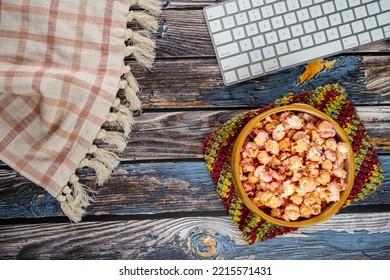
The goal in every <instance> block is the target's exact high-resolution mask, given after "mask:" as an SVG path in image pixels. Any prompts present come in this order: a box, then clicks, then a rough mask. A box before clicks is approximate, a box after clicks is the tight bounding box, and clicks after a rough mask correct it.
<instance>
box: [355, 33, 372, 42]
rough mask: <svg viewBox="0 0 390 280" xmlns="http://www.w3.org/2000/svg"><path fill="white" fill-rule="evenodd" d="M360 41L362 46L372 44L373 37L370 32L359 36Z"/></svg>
mask: <svg viewBox="0 0 390 280" xmlns="http://www.w3.org/2000/svg"><path fill="white" fill-rule="evenodd" d="M358 39H359V43H360V44H361V45H363V44H368V43H371V37H370V33H369V32H364V33H361V34H359V35H358Z"/></svg>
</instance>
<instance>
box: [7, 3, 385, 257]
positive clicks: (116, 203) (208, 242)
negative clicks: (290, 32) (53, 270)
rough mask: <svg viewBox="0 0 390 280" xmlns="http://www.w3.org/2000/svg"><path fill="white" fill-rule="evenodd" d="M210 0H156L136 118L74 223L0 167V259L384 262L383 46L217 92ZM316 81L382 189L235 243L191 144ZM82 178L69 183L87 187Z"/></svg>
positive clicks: (197, 146)
mask: <svg viewBox="0 0 390 280" xmlns="http://www.w3.org/2000/svg"><path fill="white" fill-rule="evenodd" d="M215 2H219V1H215V0H176V1H169V2H166V1H164V3H166V5H165V8H164V10H163V14H162V17H161V27H160V31H159V34H158V38H157V59H156V63H155V69H154V71H153V72H152V73H150V72H144V71H143V70H142V69H141V68H139V67H136V66H135V64H134V66H133V63H132V62H131V61H129V63H131V65H132V66H133V68H134V74H135V76H136V77H137V78H138V80H139V83H140V85H141V86H142V88H143V91H142V93H141V94H140V98H141V101H142V103H143V107H144V110H143V114H142V115H141V116H138V117H136V127H135V129H134V130H133V132H132V134H131V139H130V142H129V144H128V147H127V149H126V150H125V152H124V153H123V154H122V155H121V163H120V165H119V167H118V168H117V169H116V170H115V172H114V174H113V176H112V178H111V179H110V180H109V181H108V182H107V183H106V184H105V185H104V186H103V187H100V188H98V190H99V194H97V195H96V197H95V202H94V203H93V204H92V205H91V206H90V207H89V208H88V213H87V215H86V216H85V217H84V219H83V221H82V222H81V223H79V224H71V223H70V222H69V220H68V219H67V217H65V216H64V215H63V213H61V210H60V207H59V205H58V203H57V201H56V200H55V199H54V198H52V197H51V196H50V195H49V194H48V193H47V192H45V191H44V190H43V189H42V188H40V187H38V186H36V185H34V184H32V183H31V182H29V181H28V180H26V179H25V178H23V177H22V176H21V175H20V174H18V173H17V172H15V171H13V170H12V169H10V168H9V167H7V166H6V165H5V164H3V163H0V258H1V259H390V181H389V175H390V153H389V151H390V137H389V136H388V135H389V125H390V99H389V96H390V41H389V40H388V41H385V42H381V43H376V44H373V45H371V46H369V47H365V48H360V49H358V50H356V51H353V52H348V53H344V54H342V55H339V56H336V57H334V58H335V59H336V61H337V62H336V64H335V65H334V66H333V67H331V68H330V69H329V70H325V71H322V72H321V73H319V74H318V75H316V76H315V77H314V78H313V79H312V80H310V81H308V82H305V83H303V84H299V76H300V75H301V74H302V72H303V71H304V69H305V66H304V65H303V66H298V67H295V68H292V69H289V70H285V71H282V72H280V73H278V74H274V75H269V76H265V77H263V78H259V79H255V80H252V81H250V82H245V83H242V84H239V85H235V86H230V87H226V86H224V85H223V83H222V80H221V76H220V73H219V70H218V66H217V62H216V59H215V55H214V52H213V49H212V47H211V42H210V39H209V35H208V33H207V30H206V24H205V22H204V19H203V14H202V9H203V8H204V7H205V6H207V5H210V4H213V3H215ZM327 83H340V84H341V85H342V86H343V87H345V88H346V90H347V92H348V93H349V95H350V97H351V99H352V100H353V102H354V104H355V105H356V107H357V110H358V113H359V115H360V117H361V119H362V120H363V122H364V124H365V126H366V129H367V132H368V134H369V136H370V137H371V139H372V142H373V144H374V146H375V149H376V150H377V152H378V154H379V158H380V160H381V162H382V165H383V168H384V170H385V181H384V182H383V184H382V187H381V188H380V189H378V190H377V191H376V192H375V193H373V194H372V195H371V196H370V197H368V198H366V199H364V200H362V201H360V202H359V203H356V204H354V205H352V206H350V207H348V208H346V209H344V210H343V211H342V212H341V213H340V214H338V215H336V216H335V217H333V218H332V219H331V220H330V221H328V222H326V223H323V224H321V225H316V226H312V227H306V228H302V229H299V230H298V231H296V232H294V233H291V234H287V235H284V236H282V237H277V238H274V239H272V240H269V241H265V242H260V243H257V244H255V245H251V246H249V245H246V243H245V242H244V240H243V238H242V235H241V232H240V231H239V230H238V228H237V227H236V226H235V225H234V224H233V221H232V220H231V219H230V218H229V217H228V216H227V212H226V210H225V209H224V207H223V205H222V203H221V200H220V198H219V196H218V195H217V193H216V191H215V186H214V184H213V183H212V181H211V178H210V175H209V173H208V171H207V169H206V166H205V163H204V160H203V158H202V153H201V146H202V142H203V141H204V139H205V138H206V136H207V135H208V134H209V133H210V132H212V131H213V130H214V129H215V128H217V127H219V126H220V125H221V124H223V123H224V122H225V121H226V120H228V119H230V118H231V117H233V116H235V115H237V114H238V113H241V112H244V111H247V110H249V109H254V108H258V107H259V106H263V105H266V104H268V103H270V102H273V101H274V100H275V99H277V98H279V97H281V96H286V95H287V94H288V92H293V93H299V92H302V91H306V90H312V89H314V88H316V87H317V86H320V85H324V84H327ZM92 175H93V172H92V171H90V170H87V169H85V170H84V171H83V172H82V174H81V175H80V176H81V177H82V179H83V180H84V182H86V183H87V184H88V185H90V186H93V181H92ZM94 188H96V187H94Z"/></svg>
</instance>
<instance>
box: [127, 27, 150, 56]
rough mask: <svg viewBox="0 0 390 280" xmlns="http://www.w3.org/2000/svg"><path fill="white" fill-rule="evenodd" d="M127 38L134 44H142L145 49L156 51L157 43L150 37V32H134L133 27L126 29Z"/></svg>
mask: <svg viewBox="0 0 390 280" xmlns="http://www.w3.org/2000/svg"><path fill="white" fill-rule="evenodd" d="M125 39H126V41H127V40H130V41H131V42H132V43H133V44H132V45H134V46H142V48H143V49H145V50H148V51H149V52H152V53H153V52H154V49H155V47H156V44H155V42H154V41H153V40H151V39H150V38H148V34H147V33H145V32H140V31H137V32H134V31H133V30H131V29H126V32H125Z"/></svg>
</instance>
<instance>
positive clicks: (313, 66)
mask: <svg viewBox="0 0 390 280" xmlns="http://www.w3.org/2000/svg"><path fill="white" fill-rule="evenodd" d="M322 69H324V60H323V59H318V60H314V61H312V62H310V63H309V64H308V65H307V66H306V70H305V72H303V74H302V75H301V77H300V78H299V83H300V84H302V83H303V82H305V81H308V80H311V79H312V78H313V77H314V76H315V75H316V74H317V73H319V72H321V71H322Z"/></svg>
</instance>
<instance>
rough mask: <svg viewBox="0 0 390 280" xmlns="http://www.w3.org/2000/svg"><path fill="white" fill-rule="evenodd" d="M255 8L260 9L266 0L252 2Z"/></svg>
mask: <svg viewBox="0 0 390 280" xmlns="http://www.w3.org/2000/svg"><path fill="white" fill-rule="evenodd" d="M252 5H253V7H260V6H263V5H264V0H252Z"/></svg>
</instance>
